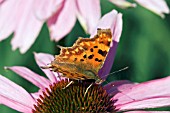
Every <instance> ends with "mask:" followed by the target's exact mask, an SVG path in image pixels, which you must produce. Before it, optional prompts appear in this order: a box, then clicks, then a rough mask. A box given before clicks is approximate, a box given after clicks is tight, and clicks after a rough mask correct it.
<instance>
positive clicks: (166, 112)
mask: <svg viewBox="0 0 170 113" xmlns="http://www.w3.org/2000/svg"><path fill="white" fill-rule="evenodd" d="M124 113H170V111H129V112H124Z"/></svg>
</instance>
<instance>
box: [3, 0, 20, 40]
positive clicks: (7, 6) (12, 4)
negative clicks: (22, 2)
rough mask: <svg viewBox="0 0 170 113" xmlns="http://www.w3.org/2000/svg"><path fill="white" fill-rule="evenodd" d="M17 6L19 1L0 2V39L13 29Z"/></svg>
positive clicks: (4, 37)
mask: <svg viewBox="0 0 170 113" xmlns="http://www.w3.org/2000/svg"><path fill="white" fill-rule="evenodd" d="M18 6H19V2H16V1H3V2H2V4H0V41H1V40H4V39H6V38H7V37H8V36H9V35H10V34H11V33H12V32H13V31H14V29H15V26H16V22H14V21H16V20H17V17H16V13H17V11H18ZM11 9H12V13H11ZM9 17H10V18H9Z"/></svg>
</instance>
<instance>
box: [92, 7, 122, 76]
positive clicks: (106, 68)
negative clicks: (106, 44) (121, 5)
mask: <svg viewBox="0 0 170 113" xmlns="http://www.w3.org/2000/svg"><path fill="white" fill-rule="evenodd" d="M97 28H110V29H111V31H112V35H113V38H112V39H113V43H112V46H111V48H110V51H109V53H108V56H107V58H106V61H105V63H104V65H103V68H102V69H101V70H100V71H99V76H100V77H101V78H103V79H105V78H106V77H107V76H106V75H108V73H109V72H110V70H111V68H112V64H113V61H114V56H115V54H116V48H117V45H118V42H119V39H120V35H121V33H122V14H121V13H118V12H117V11H116V10H112V11H111V12H110V13H107V14H106V15H104V16H103V17H102V19H101V20H100V21H99V23H98V25H97ZM97 28H96V29H97ZM96 32H97V31H96ZM94 34H96V33H94ZM94 34H92V35H91V37H92V36H94Z"/></svg>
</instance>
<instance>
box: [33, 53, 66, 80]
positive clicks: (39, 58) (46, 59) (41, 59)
mask: <svg viewBox="0 0 170 113" xmlns="http://www.w3.org/2000/svg"><path fill="white" fill-rule="evenodd" d="M34 56H35V59H36V62H37V64H38V65H39V66H40V67H42V66H47V65H48V64H50V63H51V61H53V60H54V57H53V56H52V55H50V54H45V53H34ZM41 70H42V71H43V72H44V73H45V74H46V76H47V77H48V78H49V79H50V81H51V82H52V83H53V82H57V81H60V80H61V79H64V78H63V77H59V74H58V73H57V72H53V71H51V70H50V69H42V68H41Z"/></svg>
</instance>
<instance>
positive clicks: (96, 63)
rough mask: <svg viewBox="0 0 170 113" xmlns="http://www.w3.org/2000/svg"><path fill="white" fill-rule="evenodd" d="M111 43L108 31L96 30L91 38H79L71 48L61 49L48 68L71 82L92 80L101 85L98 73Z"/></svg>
mask: <svg viewBox="0 0 170 113" xmlns="http://www.w3.org/2000/svg"><path fill="white" fill-rule="evenodd" d="M111 42H112V33H111V30H110V29H100V28H98V29H97V34H96V35H95V36H94V37H93V38H79V39H78V40H77V41H76V42H75V44H74V45H73V46H72V47H61V51H60V54H59V55H56V56H55V59H54V61H52V62H51V64H50V66H49V68H51V69H52V70H53V71H55V72H60V73H62V74H63V75H62V76H64V77H67V78H69V79H73V80H87V79H93V80H95V83H98V84H99V83H101V81H102V80H101V79H100V77H99V76H98V71H99V70H100V69H101V68H102V66H103V64H104V61H105V59H106V56H107V54H108V52H109V49H110V44H111Z"/></svg>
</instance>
